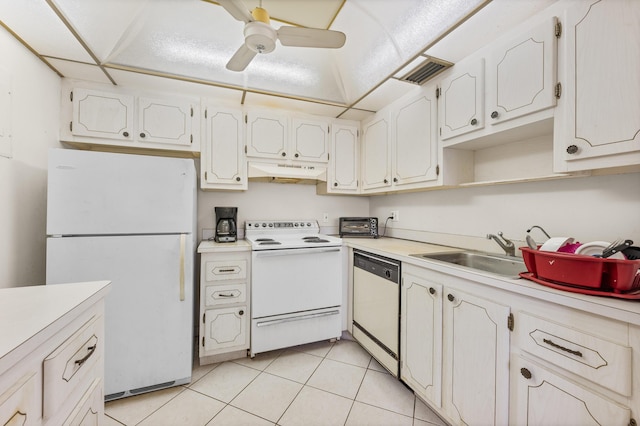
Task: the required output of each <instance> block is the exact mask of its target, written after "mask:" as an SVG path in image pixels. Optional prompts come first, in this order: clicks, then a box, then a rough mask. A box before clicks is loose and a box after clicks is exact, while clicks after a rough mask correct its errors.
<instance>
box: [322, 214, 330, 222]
mask: <svg viewBox="0 0 640 426" xmlns="http://www.w3.org/2000/svg"><path fill="white" fill-rule="evenodd" d="M322 222H323V223H327V222H329V213H322Z"/></svg>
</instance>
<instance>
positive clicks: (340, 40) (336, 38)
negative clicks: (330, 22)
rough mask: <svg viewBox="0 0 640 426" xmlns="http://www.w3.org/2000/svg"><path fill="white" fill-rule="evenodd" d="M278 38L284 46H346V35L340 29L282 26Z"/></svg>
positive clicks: (333, 47) (334, 47)
mask: <svg viewBox="0 0 640 426" xmlns="http://www.w3.org/2000/svg"><path fill="white" fill-rule="evenodd" d="M277 33H278V39H279V40H280V43H281V44H282V45H283V46H299V47H328V48H332V49H336V48H338V47H342V46H344V42H345V41H346V36H345V35H344V33H342V32H340V31H332V30H321V29H317V28H302V27H290V26H284V27H280V29H278V31H277Z"/></svg>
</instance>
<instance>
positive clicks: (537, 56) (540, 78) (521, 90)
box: [487, 17, 557, 125]
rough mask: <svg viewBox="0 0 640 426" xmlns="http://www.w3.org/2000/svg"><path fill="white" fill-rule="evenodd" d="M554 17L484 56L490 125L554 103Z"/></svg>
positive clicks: (555, 42) (555, 39)
mask: <svg viewBox="0 0 640 426" xmlns="http://www.w3.org/2000/svg"><path fill="white" fill-rule="evenodd" d="M556 23H557V18H555V17H554V18H552V19H549V21H547V22H545V23H544V24H542V25H538V26H537V27H535V28H533V29H532V30H530V31H528V32H526V33H524V34H522V35H521V36H519V37H516V38H514V39H512V40H510V41H508V42H506V43H504V44H503V45H501V46H499V47H496V49H495V50H493V51H492V53H491V55H489V58H488V60H487V96H488V99H487V107H488V111H487V115H488V118H487V120H488V122H489V123H491V124H492V125H494V124H498V123H501V122H504V121H506V120H510V119H512V118H516V117H521V116H523V115H526V114H530V113H533V112H536V111H540V110H543V109H546V108H549V107H552V106H555V104H556V97H555V83H556V68H557V67H556V58H557V38H556V35H555V28H556Z"/></svg>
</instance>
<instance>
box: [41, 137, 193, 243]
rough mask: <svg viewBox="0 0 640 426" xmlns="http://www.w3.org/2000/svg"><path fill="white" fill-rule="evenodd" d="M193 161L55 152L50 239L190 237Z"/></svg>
mask: <svg viewBox="0 0 640 426" xmlns="http://www.w3.org/2000/svg"><path fill="white" fill-rule="evenodd" d="M196 187H197V181H196V174H195V166H194V164H193V160H191V159H180V158H167V157H152V156H145V155H131V154H113V153H106V152H92V151H80V150H74V149H51V150H50V151H49V180H48V194H47V197H48V199H47V234H48V235H115V234H159V233H190V232H193V224H194V223H195V216H196V211H195V199H196Z"/></svg>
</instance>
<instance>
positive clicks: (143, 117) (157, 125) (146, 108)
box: [137, 97, 194, 146]
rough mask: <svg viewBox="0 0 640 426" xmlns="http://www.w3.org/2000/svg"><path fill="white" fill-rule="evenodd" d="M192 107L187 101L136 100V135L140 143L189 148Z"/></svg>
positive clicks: (191, 135) (191, 141)
mask: <svg viewBox="0 0 640 426" xmlns="http://www.w3.org/2000/svg"><path fill="white" fill-rule="evenodd" d="M193 110H194V105H193V104H192V103H190V102H188V101H181V100H168V99H159V98H156V99H153V98H147V97H140V98H138V134H137V137H138V138H139V140H140V141H141V142H157V143H162V144H169V145H182V146H189V145H191V144H192V143H193V133H192V132H191V121H192V117H193Z"/></svg>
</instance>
